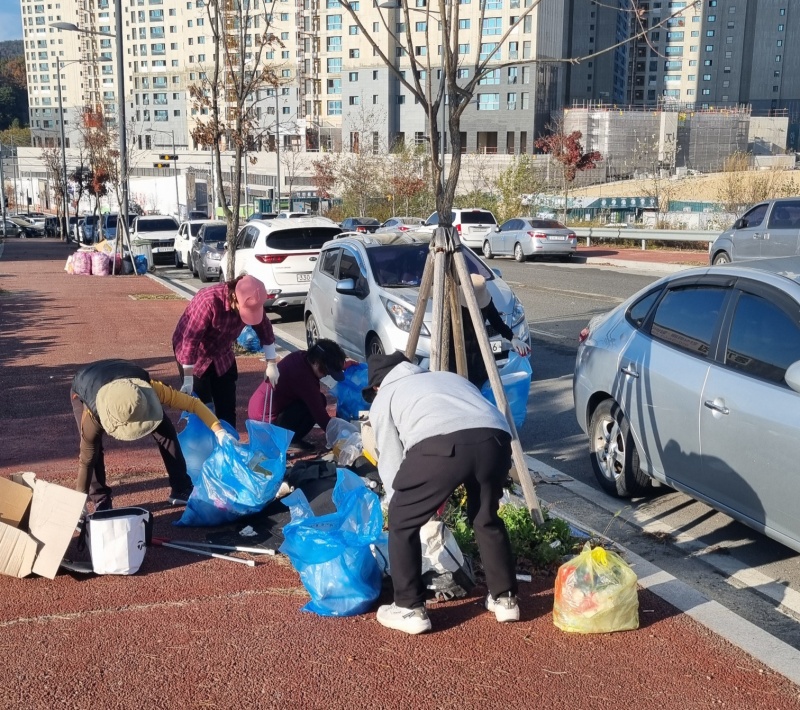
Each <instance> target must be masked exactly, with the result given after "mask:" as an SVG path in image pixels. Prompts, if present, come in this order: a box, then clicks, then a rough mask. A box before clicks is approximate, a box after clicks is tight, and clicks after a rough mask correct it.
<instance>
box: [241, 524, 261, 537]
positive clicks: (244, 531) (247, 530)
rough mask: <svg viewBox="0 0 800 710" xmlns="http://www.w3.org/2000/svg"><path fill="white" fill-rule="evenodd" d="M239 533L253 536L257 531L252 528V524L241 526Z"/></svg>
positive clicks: (243, 535)
mask: <svg viewBox="0 0 800 710" xmlns="http://www.w3.org/2000/svg"><path fill="white" fill-rule="evenodd" d="M239 534H240V535H241V536H242V537H255V536H256V535H258V533H257V532H256V531H255V530H253V526H252V525H247V526H246V527H243V528H242V529H241V530H240V531H239Z"/></svg>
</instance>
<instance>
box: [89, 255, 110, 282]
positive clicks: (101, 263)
mask: <svg viewBox="0 0 800 710" xmlns="http://www.w3.org/2000/svg"><path fill="white" fill-rule="evenodd" d="M92 274H93V275H94V276H110V275H111V257H110V256H109V255H108V254H104V253H103V252H101V251H96V252H94V254H92Z"/></svg>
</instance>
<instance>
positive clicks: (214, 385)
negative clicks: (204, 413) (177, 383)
mask: <svg viewBox="0 0 800 710" xmlns="http://www.w3.org/2000/svg"><path fill="white" fill-rule="evenodd" d="M178 372H179V373H180V376H181V378H183V366H182V365H181V364H180V363H178ZM238 379H239V370H238V369H237V368H236V362H235V361H234V363H233V365H231V367H230V368H229V369H228V371H227V372H226V373H224V374H223V375H218V374H217V369H216V368H215V367H214V365H213V363H212V364H211V365H209V367H208V369H207V370H206V371H205V372H204V373H203V374H202V375H200V376H199V377H197V376H195V378H194V393H195V394H196V395H197V397H198V399H199V400H200V401H201V402H202V403H203V404H211V405H213V407H214V414H216V415H217V418H218V419H221V420H222V421H225V422H228V424H230V425H231V426H232V427H233V428H234V429H235V428H236V380H238Z"/></svg>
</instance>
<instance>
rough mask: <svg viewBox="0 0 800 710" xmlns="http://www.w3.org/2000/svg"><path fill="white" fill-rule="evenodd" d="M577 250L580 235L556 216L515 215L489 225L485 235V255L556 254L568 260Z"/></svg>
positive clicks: (522, 258) (523, 257)
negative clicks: (497, 224)
mask: <svg viewBox="0 0 800 710" xmlns="http://www.w3.org/2000/svg"><path fill="white" fill-rule="evenodd" d="M577 250H578V237H577V236H576V235H575V232H573V231H572V230H571V229H570V228H569V227H567V226H566V225H564V224H562V223H561V222H559V221H557V220H555V219H537V218H535V217H514V218H513V219H509V220H508V221H506V222H504V223H503V224H501V225H500V226H498V227H493V228H492V229H490V230H489V231H488V232H487V233H486V236H484V238H483V255H484V257H486V258H487V259H493V258H494V257H495V256H513V257H514V258H515V259H516V260H517V261H520V262H522V261H525V260H527V259H529V258H531V257H537V256H557V257H560V258H561V259H562V260H563V261H569V259H570V258H571V256H572V255H573V254H574V253H575V252H576V251H577Z"/></svg>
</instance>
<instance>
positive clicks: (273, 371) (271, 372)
mask: <svg viewBox="0 0 800 710" xmlns="http://www.w3.org/2000/svg"><path fill="white" fill-rule="evenodd" d="M279 377H280V373H279V372H278V363H277V362H275V360H267V374H266V379H268V380H269V381H270V382H271V383H272V386H273V387H277V386H278V378H279Z"/></svg>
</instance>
